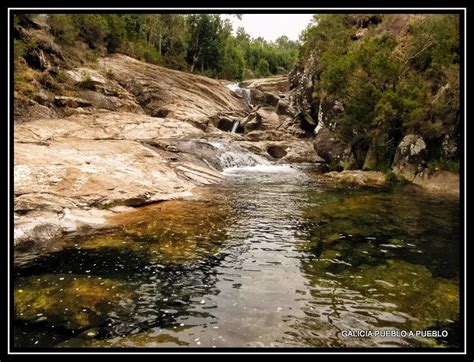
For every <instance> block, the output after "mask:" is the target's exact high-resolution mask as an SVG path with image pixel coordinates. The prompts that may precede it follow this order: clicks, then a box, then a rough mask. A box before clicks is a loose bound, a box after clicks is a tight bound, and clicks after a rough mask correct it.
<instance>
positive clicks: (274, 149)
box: [267, 146, 287, 158]
mask: <svg viewBox="0 0 474 362" xmlns="http://www.w3.org/2000/svg"><path fill="white" fill-rule="evenodd" d="M267 152H268V154H269V155H270V156H272V157H273V158H282V157H285V156H286V154H287V152H286V150H285V148H283V147H281V146H270V147H268V148H267Z"/></svg>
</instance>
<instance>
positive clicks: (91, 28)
mask: <svg viewBox="0 0 474 362" xmlns="http://www.w3.org/2000/svg"><path fill="white" fill-rule="evenodd" d="M72 16H73V19H74V24H75V26H76V28H77V29H78V30H79V36H80V37H81V38H82V40H84V41H85V42H86V43H87V44H88V45H89V46H90V47H91V48H93V49H97V48H99V47H101V46H105V39H106V37H107V35H108V34H109V25H108V23H107V20H106V19H105V18H104V16H102V15H100V14H74V15H72Z"/></svg>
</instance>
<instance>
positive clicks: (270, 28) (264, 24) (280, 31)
mask: <svg viewBox="0 0 474 362" xmlns="http://www.w3.org/2000/svg"><path fill="white" fill-rule="evenodd" d="M224 17H225V18H229V19H230V20H231V22H232V26H233V29H234V33H235V31H237V28H238V27H239V26H243V27H244V28H245V31H246V32H247V33H248V34H250V36H251V37H252V38H257V37H259V36H261V37H262V38H264V39H265V40H268V41H273V40H275V39H277V38H278V37H279V36H281V35H286V36H287V37H288V38H289V39H291V40H298V37H299V35H300V33H301V31H302V30H303V29H305V28H306V26H307V25H308V24H309V22H310V21H311V19H312V18H313V15H312V14H243V15H242V20H239V19H238V18H237V17H236V16H230V15H229V16H224Z"/></svg>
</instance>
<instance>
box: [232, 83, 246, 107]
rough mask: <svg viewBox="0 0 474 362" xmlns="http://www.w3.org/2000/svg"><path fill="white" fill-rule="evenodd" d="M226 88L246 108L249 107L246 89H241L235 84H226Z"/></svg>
mask: <svg viewBox="0 0 474 362" xmlns="http://www.w3.org/2000/svg"><path fill="white" fill-rule="evenodd" d="M227 88H229V90H230V91H231V92H233V93H235V94H236V95H237V96H239V97H240V98H242V99H243V100H244V101H245V103H246V104H247V106H250V90H249V89H247V88H241V87H240V86H239V85H238V84H237V83H230V84H227Z"/></svg>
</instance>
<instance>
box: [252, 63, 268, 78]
mask: <svg viewBox="0 0 474 362" xmlns="http://www.w3.org/2000/svg"><path fill="white" fill-rule="evenodd" d="M255 71H256V73H257V76H258V77H268V76H269V75H270V66H269V64H268V61H267V60H266V59H260V60H259V61H258V63H257V66H256V67H255Z"/></svg>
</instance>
